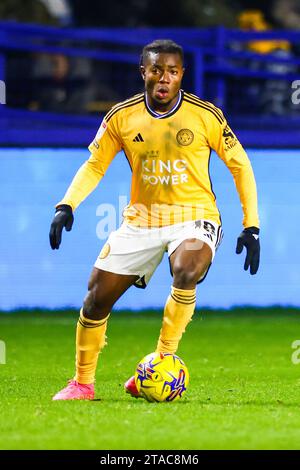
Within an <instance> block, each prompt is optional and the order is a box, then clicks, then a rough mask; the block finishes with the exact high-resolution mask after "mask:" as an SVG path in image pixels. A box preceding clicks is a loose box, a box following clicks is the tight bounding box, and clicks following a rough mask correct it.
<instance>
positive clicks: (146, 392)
mask: <svg viewBox="0 0 300 470" xmlns="http://www.w3.org/2000/svg"><path fill="white" fill-rule="evenodd" d="M135 383H136V387H137V389H138V392H139V394H140V395H141V396H142V397H143V398H145V399H146V400H148V401H150V402H171V401H176V400H179V399H180V398H181V397H182V396H183V395H184V394H185V392H186V389H187V386H188V383H189V372H188V369H187V367H186V365H185V363H184V362H183V360H182V359H181V358H180V357H178V356H176V355H175V354H170V353H156V352H153V353H150V354H148V355H147V356H145V357H144V358H143V359H142V360H141V361H140V362H139V363H138V365H137V368H136V371H135Z"/></svg>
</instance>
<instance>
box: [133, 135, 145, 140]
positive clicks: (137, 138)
mask: <svg viewBox="0 0 300 470" xmlns="http://www.w3.org/2000/svg"><path fill="white" fill-rule="evenodd" d="M133 142H144V139H143V137H142V136H141V134H140V133H138V135H136V136H135V138H134V139H133Z"/></svg>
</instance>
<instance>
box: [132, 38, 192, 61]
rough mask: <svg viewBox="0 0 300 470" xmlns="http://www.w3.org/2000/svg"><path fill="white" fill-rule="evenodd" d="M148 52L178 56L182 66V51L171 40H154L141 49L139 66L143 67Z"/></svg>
mask: <svg viewBox="0 0 300 470" xmlns="http://www.w3.org/2000/svg"><path fill="white" fill-rule="evenodd" d="M150 52H155V53H165V54H178V55H179V56H180V58H181V61H182V64H183V62H184V55H183V49H182V47H181V46H179V44H176V42H174V41H172V40H171V39H156V40H155V41H153V42H151V43H150V44H147V45H146V46H145V47H144V48H143V52H142V54H141V58H140V65H144V63H145V60H146V57H147V55H148V54H149V53H150Z"/></svg>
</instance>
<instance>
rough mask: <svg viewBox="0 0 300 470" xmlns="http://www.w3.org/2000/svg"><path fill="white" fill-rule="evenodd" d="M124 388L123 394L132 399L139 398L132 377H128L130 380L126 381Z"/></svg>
mask: <svg viewBox="0 0 300 470" xmlns="http://www.w3.org/2000/svg"><path fill="white" fill-rule="evenodd" d="M124 388H125V392H126V393H129V394H130V395H131V396H132V397H134V398H139V397H140V394H139V392H138V390H137V388H136V385H135V380H134V375H133V376H132V377H130V379H128V380H127V382H125V384H124Z"/></svg>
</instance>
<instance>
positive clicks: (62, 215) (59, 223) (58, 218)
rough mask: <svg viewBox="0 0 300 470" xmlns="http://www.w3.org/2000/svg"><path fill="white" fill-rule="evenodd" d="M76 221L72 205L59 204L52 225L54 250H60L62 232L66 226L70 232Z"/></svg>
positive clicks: (51, 242) (51, 241) (51, 234)
mask: <svg viewBox="0 0 300 470" xmlns="http://www.w3.org/2000/svg"><path fill="white" fill-rule="evenodd" d="M73 222H74V217H73V211H72V207H71V206H68V205H67V204H62V205H61V206H57V208H56V212H55V216H54V219H53V221H52V224H51V227H50V233H49V238H50V245H51V248H52V250H55V249H56V250H58V248H59V245H60V242H61V233H62V230H63V228H64V227H65V228H66V230H67V232H70V230H71V228H72V225H73Z"/></svg>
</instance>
